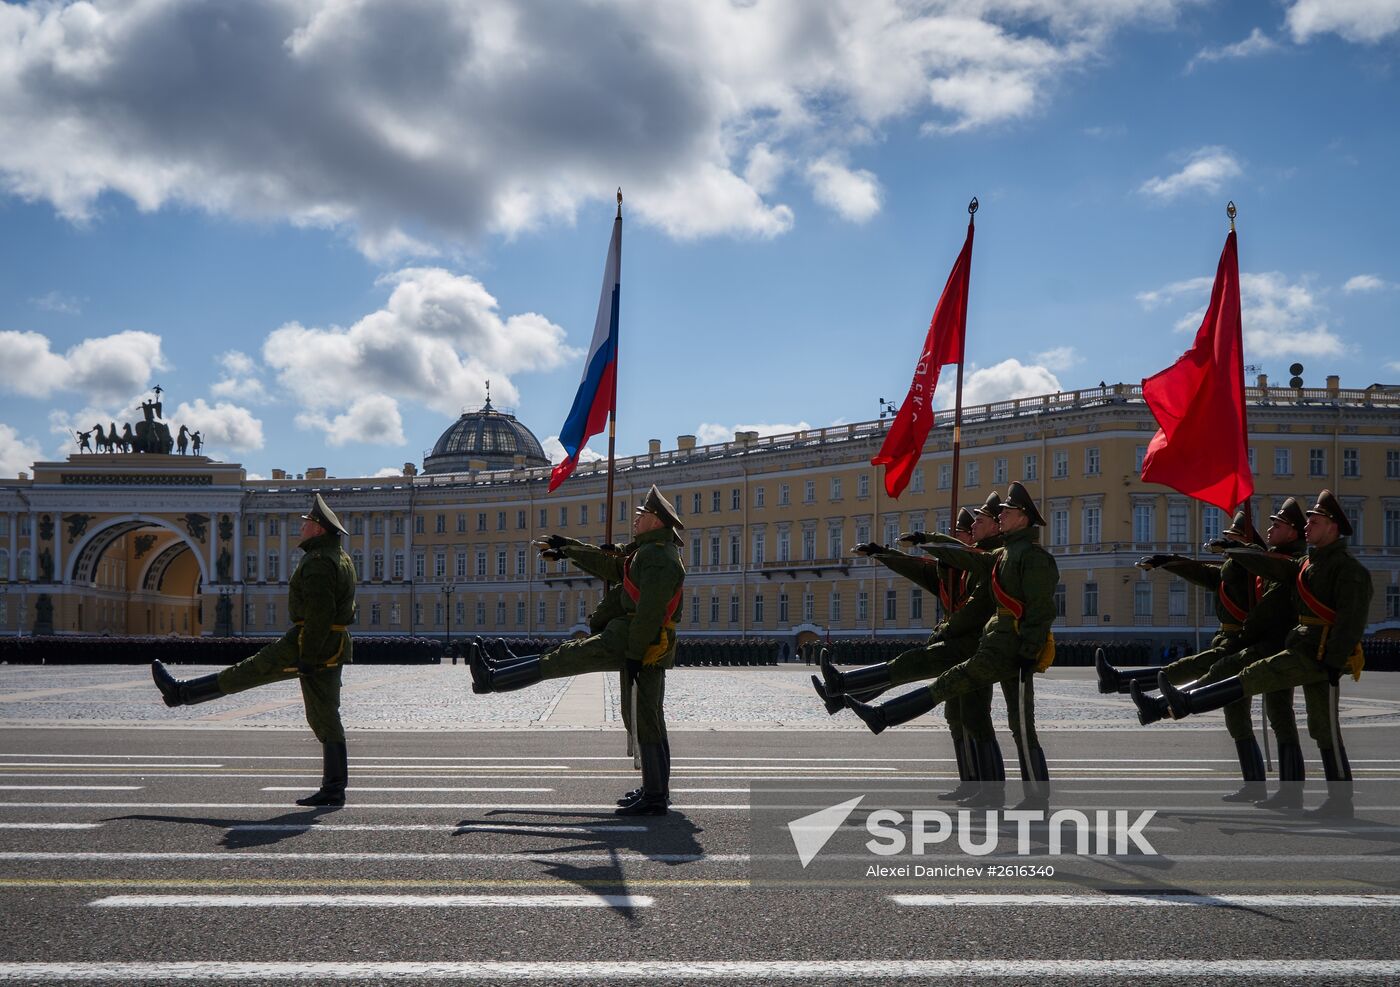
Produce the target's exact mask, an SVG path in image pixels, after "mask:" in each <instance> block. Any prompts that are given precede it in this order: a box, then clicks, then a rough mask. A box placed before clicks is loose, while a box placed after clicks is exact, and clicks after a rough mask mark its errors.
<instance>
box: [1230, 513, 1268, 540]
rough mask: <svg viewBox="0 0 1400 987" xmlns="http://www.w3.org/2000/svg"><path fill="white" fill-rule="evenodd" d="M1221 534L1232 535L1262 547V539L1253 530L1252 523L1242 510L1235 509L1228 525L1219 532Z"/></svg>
mask: <svg viewBox="0 0 1400 987" xmlns="http://www.w3.org/2000/svg"><path fill="white" fill-rule="evenodd" d="M1221 534H1223V535H1234V536H1235V537H1236V538H1239V539H1240V540H1241V541H1246V542H1248V543H1249V544H1251V545H1258V546H1260V547H1261V548H1262V547H1264V539H1262V538H1260V537H1259V532H1258V531H1256V530H1255V528H1254V525H1253V523H1251V522H1250V520H1249V518H1248V517H1247V516H1246V515H1245V513H1244V511H1236V512H1235V516H1234V518H1233V519H1232V520H1231V521H1230V526H1229V527H1228V528H1226V529H1225V530H1224V531H1222V532H1221Z"/></svg>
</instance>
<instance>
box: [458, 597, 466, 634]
mask: <svg viewBox="0 0 1400 987" xmlns="http://www.w3.org/2000/svg"><path fill="white" fill-rule="evenodd" d="M456 613H457V626H458V627H461V626H462V623H463V622H464V621H465V620H466V619H467V605H466V604H465V603H464V602H462V601H461V600H458V601H457V607H456Z"/></svg>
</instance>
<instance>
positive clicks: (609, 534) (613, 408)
mask: <svg viewBox="0 0 1400 987" xmlns="http://www.w3.org/2000/svg"><path fill="white" fill-rule="evenodd" d="M617 223H618V230H617V277H618V282H619V283H621V281H622V226H621V224H622V189H621V188H620V187H619V188H618V190H617ZM617 321H618V325H617V332H616V335H614V337H613V347H614V349H613V378H612V394H610V395H609V396H608V519H607V523H606V524H605V525H604V527H603V532H604V533H603V541H605V542H607V543H609V544H611V543H612V540H613V476H614V470H613V467H614V465H615V464H616V461H617V375H618V362H619V361H620V360H621V359H622V347H621V345H619V342H620V337H621V336H622V320H621V319H618V320H617Z"/></svg>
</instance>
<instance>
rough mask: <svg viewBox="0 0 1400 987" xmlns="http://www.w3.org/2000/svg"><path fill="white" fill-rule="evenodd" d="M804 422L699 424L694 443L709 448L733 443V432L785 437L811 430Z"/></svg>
mask: <svg viewBox="0 0 1400 987" xmlns="http://www.w3.org/2000/svg"><path fill="white" fill-rule="evenodd" d="M811 427H812V426H811V425H808V424H807V423H806V422H796V423H794V424H781V423H774V422H764V423H761V424H757V425H733V426H730V425H716V424H714V423H713V422H701V423H700V425H699V426H698V427H697V428H696V429H695V442H696V444H697V445H702V446H709V445H716V444H717V443H720V442H733V441H734V433H735V432H757V433H758V434H759V435H786V434H787V433H789V432H805V431H806V430H807V429H809V428H811Z"/></svg>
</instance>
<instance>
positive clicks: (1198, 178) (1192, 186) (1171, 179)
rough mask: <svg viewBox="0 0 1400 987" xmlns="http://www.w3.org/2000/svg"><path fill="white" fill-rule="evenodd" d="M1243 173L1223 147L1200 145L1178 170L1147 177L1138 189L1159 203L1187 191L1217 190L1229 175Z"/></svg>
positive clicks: (1232, 176)
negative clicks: (1168, 173) (1169, 173)
mask: <svg viewBox="0 0 1400 987" xmlns="http://www.w3.org/2000/svg"><path fill="white" fill-rule="evenodd" d="M1242 174H1244V170H1243V169H1242V168H1241V167H1240V163H1239V162H1238V161H1236V160H1235V157H1234V155H1232V154H1231V153H1230V152H1229V151H1227V150H1226V149H1225V148H1223V147H1203V148H1200V149H1199V150H1197V151H1193V152H1192V153H1191V155H1190V157H1189V158H1188V159H1187V161H1186V164H1185V166H1184V167H1182V169H1181V170H1180V171H1178V172H1175V173H1174V174H1171V175H1167V176H1166V177H1165V178H1163V177H1161V176H1157V177H1153V178H1149V179H1148V180H1147V181H1145V182H1143V183H1142V184H1141V185H1140V186H1138V191H1139V192H1140V193H1142V194H1143V195H1146V196H1148V197H1150V198H1153V199H1157V200H1158V201H1161V202H1167V201H1170V200H1172V199H1175V198H1177V197H1179V196H1181V195H1185V194H1186V193H1187V192H1212V193H1214V192H1219V191H1220V189H1221V187H1222V186H1223V185H1224V184H1225V182H1226V181H1228V180H1229V179H1231V178H1238V177H1239V176H1240V175H1242Z"/></svg>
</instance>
